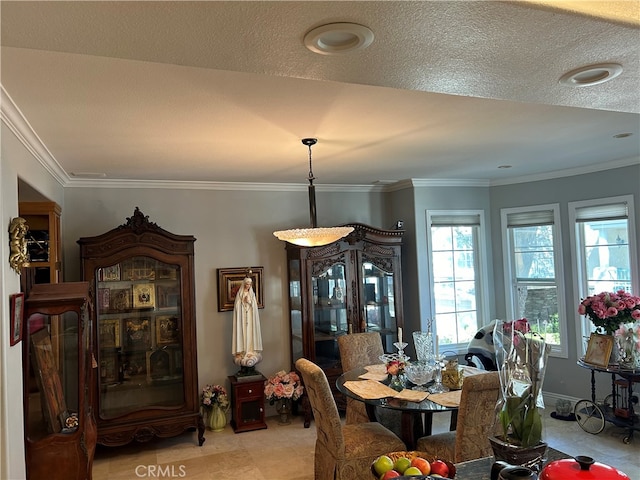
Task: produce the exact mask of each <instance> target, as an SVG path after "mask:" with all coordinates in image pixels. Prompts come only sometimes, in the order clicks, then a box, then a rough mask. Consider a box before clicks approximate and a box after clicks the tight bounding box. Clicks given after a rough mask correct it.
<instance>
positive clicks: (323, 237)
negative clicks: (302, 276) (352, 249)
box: [273, 138, 353, 247]
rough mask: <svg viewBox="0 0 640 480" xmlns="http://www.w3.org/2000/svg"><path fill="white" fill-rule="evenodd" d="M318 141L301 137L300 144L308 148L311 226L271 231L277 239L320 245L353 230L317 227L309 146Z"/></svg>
mask: <svg viewBox="0 0 640 480" xmlns="http://www.w3.org/2000/svg"><path fill="white" fill-rule="evenodd" d="M316 143H318V140H317V139H316V138H303V139H302V144H303V145H306V146H307V147H308V148H309V217H310V220H311V228H294V229H292V230H280V231H277V232H273V234H274V235H275V236H276V237H278V239H279V240H282V241H285V242H289V243H293V244H294V245H299V246H301V247H320V246H322V245H328V244H330V243H333V242H335V241H336V240H340V239H341V238H342V237H345V236H347V235H348V234H349V233H351V232H352V231H353V227H325V228H322V227H318V221H317V219H316V187H315V185H314V184H313V181H314V180H315V179H316V177H314V176H313V168H312V166H311V147H312V146H313V145H315V144H316Z"/></svg>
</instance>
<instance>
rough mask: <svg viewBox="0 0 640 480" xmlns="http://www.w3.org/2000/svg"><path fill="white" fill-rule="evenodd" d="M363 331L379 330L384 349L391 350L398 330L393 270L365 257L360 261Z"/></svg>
mask: <svg viewBox="0 0 640 480" xmlns="http://www.w3.org/2000/svg"><path fill="white" fill-rule="evenodd" d="M361 274H362V282H363V285H362V288H363V302H362V303H363V305H364V320H365V331H368V332H380V335H381V336H382V343H383V345H384V349H385V351H387V352H389V351H393V342H394V341H395V338H396V337H395V336H396V335H397V331H398V323H397V319H396V306H395V295H394V292H395V290H394V289H395V285H394V276H393V272H386V271H384V270H383V269H382V268H380V267H379V266H377V265H376V264H375V263H374V262H372V261H368V260H367V258H366V257H365V258H364V259H363V262H362V272H361Z"/></svg>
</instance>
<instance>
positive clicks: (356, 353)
mask: <svg viewBox="0 0 640 480" xmlns="http://www.w3.org/2000/svg"><path fill="white" fill-rule="evenodd" d="M337 340H338V349H339V350H340V362H341V363H342V371H344V372H348V371H349V370H353V369H355V368H362V367H366V366H367V365H375V364H377V363H382V361H381V360H380V356H381V355H382V354H383V353H384V350H383V348H382V337H381V336H380V334H379V333H378V332H366V333H351V334H349V335H341V336H339V337H338V339H337ZM368 421H369V416H368V415H367V410H366V407H365V404H364V403H363V402H360V401H358V400H356V399H354V398H347V412H346V414H345V423H346V424H347V425H351V424H353V423H362V422H368Z"/></svg>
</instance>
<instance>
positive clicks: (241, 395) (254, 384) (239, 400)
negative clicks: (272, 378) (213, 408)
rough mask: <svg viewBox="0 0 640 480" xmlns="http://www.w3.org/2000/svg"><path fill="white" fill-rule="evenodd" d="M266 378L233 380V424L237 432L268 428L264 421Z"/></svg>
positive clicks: (231, 376) (231, 377)
mask: <svg viewBox="0 0 640 480" xmlns="http://www.w3.org/2000/svg"><path fill="white" fill-rule="evenodd" d="M265 380H266V378H264V377H262V376H261V377H260V378H259V379H256V380H244V381H239V380H238V379H237V377H236V376H235V375H230V376H229V381H230V382H231V426H232V427H233V431H234V432H236V433H240V432H248V431H251V430H260V429H263V428H267V424H266V423H264V382H265Z"/></svg>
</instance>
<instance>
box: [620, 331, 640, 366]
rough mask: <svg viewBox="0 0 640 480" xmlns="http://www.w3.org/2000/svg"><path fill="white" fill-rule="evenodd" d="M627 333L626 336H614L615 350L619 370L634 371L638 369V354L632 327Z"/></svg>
mask: <svg viewBox="0 0 640 480" xmlns="http://www.w3.org/2000/svg"><path fill="white" fill-rule="evenodd" d="M629 332H630V333H627V334H626V335H620V336H616V343H615V349H617V354H618V355H617V356H618V358H617V360H618V365H619V366H620V368H622V369H625V370H634V369H636V368H637V367H638V352H637V351H636V341H635V338H634V336H633V328H632V327H630V328H629Z"/></svg>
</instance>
